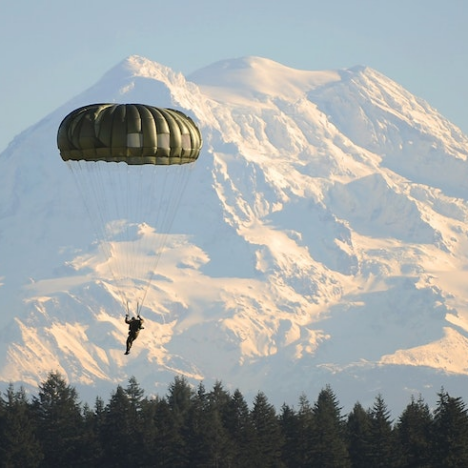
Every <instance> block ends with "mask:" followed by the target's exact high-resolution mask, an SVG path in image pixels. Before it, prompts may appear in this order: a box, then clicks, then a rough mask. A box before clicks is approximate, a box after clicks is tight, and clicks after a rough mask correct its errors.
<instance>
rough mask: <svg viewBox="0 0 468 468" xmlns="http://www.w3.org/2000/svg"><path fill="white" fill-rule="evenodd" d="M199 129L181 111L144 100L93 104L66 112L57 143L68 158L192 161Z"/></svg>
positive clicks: (162, 162)
mask: <svg viewBox="0 0 468 468" xmlns="http://www.w3.org/2000/svg"><path fill="white" fill-rule="evenodd" d="M202 143H203V142H202V137H201V133H200V130H199V129H198V128H197V126H196V125H195V123H194V122H193V120H192V119H191V118H190V117H188V116H186V115H185V114H183V113H182V112H180V111H177V110H173V109H161V108H158V107H153V106H148V105H143V104H92V105H88V106H84V107H81V108H79V109H76V110H74V111H73V112H71V113H70V114H68V115H67V116H66V117H65V118H64V120H63V121H62V123H61V124H60V127H59V130H58V134H57V145H58V148H59V150H60V155H61V156H62V159H63V160H64V161H68V160H74V161H79V160H85V161H107V162H125V163H127V164H132V165H140V164H155V165H171V164H185V163H191V162H194V161H195V160H196V159H197V158H198V155H199V154H200V150H201V147H202Z"/></svg>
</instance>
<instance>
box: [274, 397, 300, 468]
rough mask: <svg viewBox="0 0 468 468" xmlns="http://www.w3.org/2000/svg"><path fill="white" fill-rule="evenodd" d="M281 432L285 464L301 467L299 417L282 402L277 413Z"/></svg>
mask: <svg viewBox="0 0 468 468" xmlns="http://www.w3.org/2000/svg"><path fill="white" fill-rule="evenodd" d="M279 423H280V427H281V433H282V434H283V439H284V445H283V449H282V456H281V458H282V460H283V462H284V464H285V465H286V466H294V467H297V468H301V467H303V466H304V465H303V463H302V453H301V451H300V449H299V440H300V437H301V435H300V434H301V431H300V426H299V418H298V416H297V414H296V412H295V410H294V408H291V407H290V406H289V405H287V404H283V406H282V407H281V412H280V415H279Z"/></svg>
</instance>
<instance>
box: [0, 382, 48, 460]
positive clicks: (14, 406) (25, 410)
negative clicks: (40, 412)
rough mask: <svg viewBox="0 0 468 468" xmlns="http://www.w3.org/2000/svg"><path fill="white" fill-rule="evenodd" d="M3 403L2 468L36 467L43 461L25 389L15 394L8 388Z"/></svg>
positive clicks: (0, 439)
mask: <svg viewBox="0 0 468 468" xmlns="http://www.w3.org/2000/svg"><path fill="white" fill-rule="evenodd" d="M5 396H6V399H5V400H2V405H1V406H2V408H3V411H2V413H3V418H2V420H3V424H2V425H1V430H0V441H1V444H0V447H1V448H0V466H1V467H16V466H18V467H20V466H21V467H25V468H26V467H30V468H33V467H37V466H40V463H41V461H42V459H43V453H42V449H41V446H40V444H39V442H38V440H37V438H36V436H35V431H34V422H33V417H32V414H31V410H30V407H29V404H28V401H27V398H26V393H25V392H24V389H23V388H21V389H20V390H19V391H18V392H15V391H14V388H13V385H11V384H10V385H9V387H8V390H7V392H6V395H5Z"/></svg>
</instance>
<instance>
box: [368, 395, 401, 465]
mask: <svg viewBox="0 0 468 468" xmlns="http://www.w3.org/2000/svg"><path fill="white" fill-rule="evenodd" d="M369 415H370V434H369V435H370V440H369V441H370V447H369V450H370V452H369V453H370V459H371V461H372V466H373V467H374V468H377V467H382V468H391V467H393V466H396V465H397V460H396V454H397V451H396V443H395V436H394V432H393V428H392V421H391V419H390V411H389V410H388V408H387V405H386V403H385V401H384V399H383V397H382V395H378V396H377V397H376V399H375V403H374V406H373V407H372V409H371V410H370V413H369Z"/></svg>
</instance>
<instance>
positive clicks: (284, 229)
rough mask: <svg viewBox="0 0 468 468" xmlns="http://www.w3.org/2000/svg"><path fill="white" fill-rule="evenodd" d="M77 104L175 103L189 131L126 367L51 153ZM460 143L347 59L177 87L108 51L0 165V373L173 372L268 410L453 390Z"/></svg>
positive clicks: (106, 297) (464, 320)
mask: <svg viewBox="0 0 468 468" xmlns="http://www.w3.org/2000/svg"><path fill="white" fill-rule="evenodd" d="M230 70H235V74H234V76H232V75H229V73H230ZM272 70H273V71H272ZM279 72H281V73H279ZM279 74H281V79H279V78H278V76H279ZM272 75H273V76H272ZM207 77H208V78H209V79H208V78H207ZM217 80H218V81H217ZM284 80H286V81H288V80H289V81H288V82H289V83H290V86H289V87H287V86H284V82H285V81H284ZM251 81H254V82H253V83H251ZM226 83H227V84H229V86H226ZM215 85H219V86H215ZM215 88H216V89H215ZM214 89H215V91H213V90H214ZM90 102H147V103H148V104H152V105H158V106H161V107H176V108H179V109H181V110H183V111H184V112H187V113H189V115H191V116H192V117H193V118H194V119H195V121H196V122H197V123H198V124H199V126H200V128H201V129H202V133H203V135H204V140H205V144H204V150H203V154H202V156H201V157H200V160H199V162H198V163H197V165H196V168H195V169H194V171H193V174H192V176H191V180H190V183H189V185H188V187H187V191H188V192H187V193H188V196H187V197H185V198H184V199H183V200H182V202H181V205H180V208H179V211H178V216H177V218H176V220H175V222H174V226H173V230H172V233H173V234H171V235H170V236H169V242H168V247H167V250H166V252H165V253H164V254H163V256H162V257H161V261H160V264H159V266H158V274H157V276H156V281H155V282H154V283H153V284H152V285H151V288H150V289H149V292H148V298H147V300H146V303H145V309H144V315H145V318H146V319H147V322H148V325H147V327H146V329H145V331H144V332H142V334H141V336H140V337H139V339H138V341H137V342H136V343H135V349H134V350H132V355H130V356H129V357H130V359H127V358H126V357H124V356H123V342H124V339H125V328H124V324H123V322H122V312H123V310H122V305H121V304H119V294H118V290H117V288H116V285H115V284H113V281H112V280H111V279H110V278H109V277H107V276H106V273H105V269H104V266H105V262H103V258H102V256H101V255H100V254H98V250H97V245H96V243H95V242H94V238H95V236H94V234H93V231H92V229H91V227H90V226H88V223H87V221H85V220H86V212H85V210H84V208H83V207H82V206H81V205H80V203H79V194H78V193H77V192H76V191H74V190H73V189H72V184H73V182H72V180H71V177H70V174H69V172H68V170H67V168H66V167H65V165H64V164H62V162H61V161H60V157H59V155H58V151H57V149H56V145H55V134H56V129H57V127H58V124H59V123H60V120H61V119H62V118H63V117H64V116H65V115H66V113H67V112H69V111H71V110H72V109H73V108H75V107H78V106H80V105H84V104H87V103H90ZM466 142H468V141H467V137H466V136H465V135H463V134H462V133H461V132H460V131H459V129H457V128H456V127H455V126H453V125H452V124H450V122H448V121H447V120H446V119H444V118H443V117H442V116H440V115H439V114H438V113H437V111H435V110H434V109H432V108H431V107H430V106H429V105H428V104H427V103H425V102H424V101H422V100H420V99H419V98H415V97H413V96H412V95H411V94H410V93H408V92H407V91H406V90H404V89H403V88H402V87H401V86H399V85H398V84H396V83H394V82H393V81H392V80H390V79H388V78H386V77H384V76H383V75H381V74H380V73H378V72H377V71H374V70H372V69H370V68H367V67H363V66H358V67H353V68H350V69H347V70H339V71H327V72H308V71H304V70H300V71H299V70H294V69H291V68H289V67H284V66H283V65H281V64H277V63H276V62H273V61H270V60H268V59H262V58H259V57H247V58H245V57H244V58H241V59H233V60H231V61H229V60H228V61H222V62H219V63H216V64H213V65H211V66H208V67H206V68H204V69H201V70H199V71H197V72H194V73H193V74H191V75H189V76H188V77H187V78H185V77H183V75H181V74H180V73H174V72H173V71H172V70H170V69H169V68H168V67H165V66H163V65H160V64H157V63H155V62H152V61H150V60H148V59H146V58H144V57H139V56H131V57H129V58H127V59H125V60H124V61H122V62H121V63H120V64H118V65H117V66H116V67H114V68H113V69H111V70H110V71H109V72H108V73H107V74H105V75H104V76H103V78H102V79H101V80H99V81H98V82H97V83H96V85H95V86H93V87H91V88H89V89H87V90H85V91H84V92H83V93H82V94H80V95H79V96H77V97H75V98H73V99H72V100H70V101H69V102H67V103H65V104H64V105H63V106H62V107H60V108H59V109H57V111H55V112H54V113H52V114H50V115H49V116H46V117H45V118H44V119H43V120H41V121H40V122H39V123H38V124H37V125H35V126H33V127H31V128H30V129H27V131H25V132H23V133H22V134H21V135H20V136H19V137H17V138H16V139H15V140H14V141H13V142H12V144H11V145H10V146H9V147H8V148H7V150H6V151H5V152H3V153H2V155H1V157H0V165H1V166H2V168H3V170H2V174H3V177H4V182H3V183H2V185H1V187H0V194H1V196H2V199H3V200H8V203H6V204H4V205H3V206H2V208H1V218H0V223H1V224H0V228H1V230H0V233H1V234H2V238H3V243H2V245H1V246H0V257H1V258H4V259H6V260H5V261H4V262H2V265H0V278H3V279H2V280H1V282H2V283H3V284H2V286H1V287H0V295H1V296H3V297H2V302H3V303H4V305H5V307H6V308H7V309H8V310H11V311H15V312H12V313H9V314H8V315H7V316H3V318H2V324H3V325H4V326H5V328H4V332H3V339H2V345H1V346H2V350H3V351H4V352H3V353H2V355H3V358H2V359H0V381H3V382H10V381H13V382H20V383H26V384H27V385H29V386H34V384H35V383H36V384H37V382H38V381H39V380H40V378H41V377H43V376H44V375H45V373H46V372H48V371H50V370H51V369H58V370H60V371H61V372H63V374H64V375H65V376H67V377H68V379H69V380H70V381H71V383H73V384H77V385H78V386H79V387H80V388H83V389H87V390H86V392H87V393H89V392H90V391H92V390H93V389H98V388H99V389H103V390H104V389H107V390H109V389H110V388H112V386H113V385H115V384H116V383H117V382H119V383H120V382H121V381H122V379H125V378H128V377H129V376H132V375H134V376H136V378H137V380H139V381H140V382H141V383H142V385H143V387H145V388H146V389H148V390H149V391H150V392H157V391H161V392H164V391H165V387H166V386H167V384H168V382H170V381H171V380H172V377H173V375H174V374H181V375H185V376H186V377H188V378H189V379H190V380H191V381H192V382H194V383H195V382H197V381H200V380H205V381H207V382H209V381H211V380H222V381H223V382H224V383H225V384H226V385H227V386H228V387H229V388H233V387H238V388H240V389H241V391H243V392H244V391H245V393H246V394H247V395H251V394H253V393H255V392H256V391H257V390H259V389H262V390H264V391H265V392H266V393H267V394H268V395H269V397H270V396H271V398H272V400H273V401H274V402H276V403H279V404H281V402H282V401H287V402H288V403H294V402H295V401H296V400H297V398H298V397H299V395H300V394H301V392H306V393H309V392H314V393H316V391H315V389H316V388H317V386H318V387H319V388H320V387H323V386H324V385H326V384H328V383H330V384H331V386H332V387H333V388H334V389H335V390H336V392H337V394H338V397H339V398H340V399H341V400H342V401H344V403H345V405H350V404H352V403H353V402H354V401H355V400H356V399H358V398H363V397H365V396H368V398H369V400H372V399H373V398H374V397H375V392H376V391H378V390H379V389H380V390H381V393H382V394H383V395H384V396H385V397H387V390H386V388H385V386H386V385H387V386H388V389H389V391H392V392H393V393H394V394H392V395H391V396H390V395H389V402H390V404H391V405H392V406H397V405H400V406H401V405H402V403H406V402H407V401H408V396H409V395H410V394H411V393H414V392H423V390H424V389H426V388H427V385H432V386H433V387H434V388H435V391H437V390H438V389H439V388H440V386H441V384H444V383H445V385H444V387H445V388H446V389H448V390H450V383H451V382H454V383H453V385H454V389H456V391H461V389H462V388H463V385H465V384H466V374H467V362H466V361H467V359H466V351H467V349H466V347H467V346H468V342H467V336H468V308H467V302H468V301H467V299H468V290H467V288H466V287H465V284H468V283H466V282H464V281H463V278H466V273H465V270H466V268H467V267H468V265H467V263H468V258H467V255H466V249H465V247H466V245H467V239H466V234H467V232H468V209H467V206H466V200H467V199H468V191H467V185H466V184H464V180H466V177H465V176H466V170H467V169H466V154H467V153H466V146H465V143H466ZM201 200H202V201H203V202H202V201H201ZM26 233H27V235H26ZM141 235H142V236H143V237H145V236H146V237H148V238H150V236H151V235H152V234H151V233H150V231H148V232H146V231H145V232H143V233H142V234H141ZM25 246H26V247H25ZM37 246H40V247H41V248H40V249H38V248H37ZM114 247H115V250H114V252H119V249H117V247H119V246H118V245H117V244H115V246H114ZM116 255H117V254H116ZM453 278H456V281H455V280H454V279H453ZM467 279H468V278H467ZM139 287H140V286H139V282H138V281H137V278H135V279H133V280H132V284H131V285H130V286H129V289H130V292H131V291H132V288H135V292H136V291H137V289H138V288H139ZM133 353H134V354H133ZM25 356H26V357H27V359H25ZM454 356H456V358H455V357H454ZM306 370H307V372H306ZM270 389H272V391H270ZM346 389H353V391H350V393H349V395H344V394H343V393H342V392H343V391H345V390H346ZM359 391H361V392H362V393H361V394H359ZM372 392H373V393H372ZM423 393H426V392H425V391H424V392H423ZM94 396H95V395H94ZM363 403H365V401H364V402H363Z"/></svg>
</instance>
